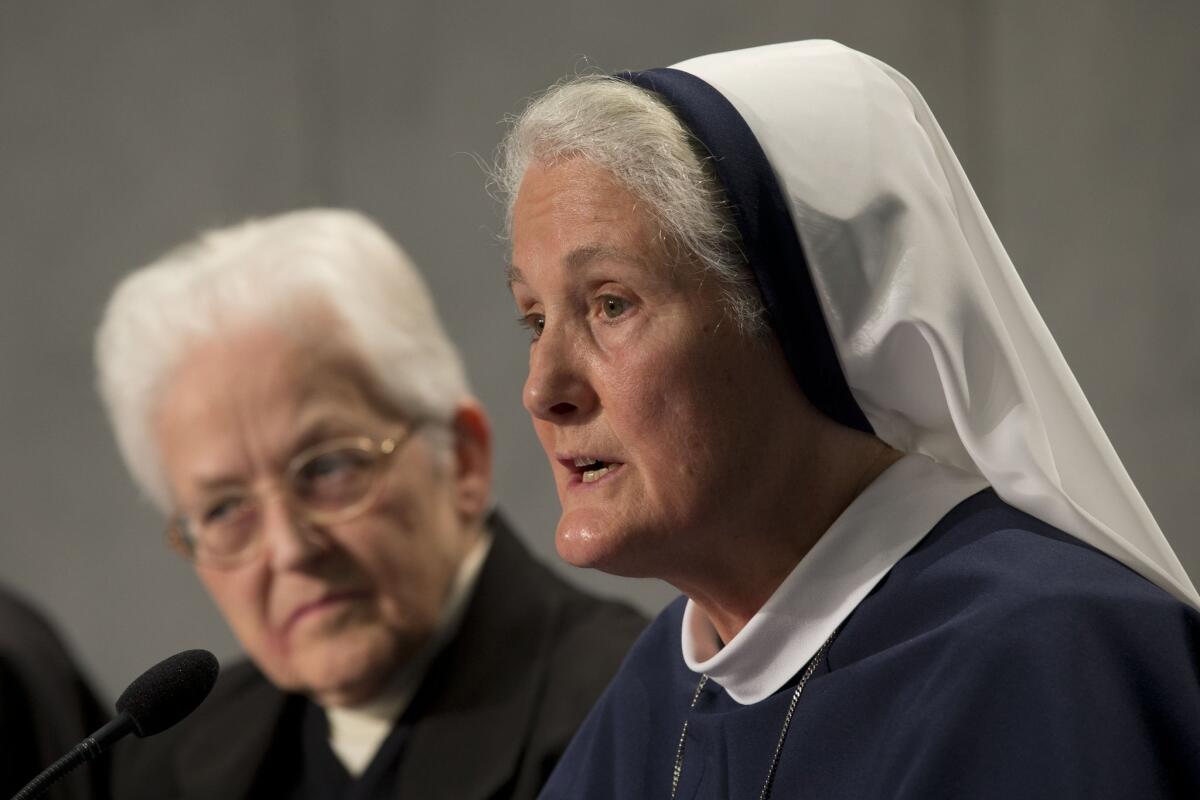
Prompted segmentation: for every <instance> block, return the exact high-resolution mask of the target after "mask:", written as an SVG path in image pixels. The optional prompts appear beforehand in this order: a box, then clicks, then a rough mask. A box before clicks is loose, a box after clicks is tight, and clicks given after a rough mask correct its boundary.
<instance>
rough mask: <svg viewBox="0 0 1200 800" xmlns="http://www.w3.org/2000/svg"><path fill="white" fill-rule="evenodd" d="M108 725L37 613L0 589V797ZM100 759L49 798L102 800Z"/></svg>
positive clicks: (103, 763) (102, 765)
mask: <svg viewBox="0 0 1200 800" xmlns="http://www.w3.org/2000/svg"><path fill="white" fill-rule="evenodd" d="M107 721H108V715H107V714H105V713H104V712H103V710H102V709H101V707H100V704H99V703H98V702H97V701H96V697H95V695H94V694H93V693H92V691H91V688H90V687H89V686H88V684H87V681H86V680H85V679H84V677H83V676H82V675H81V674H80V672H79V670H78V668H77V667H76V666H75V663H74V662H73V661H72V660H71V657H70V655H69V654H68V653H67V650H66V648H65V647H64V646H63V644H62V642H61V641H60V640H59V638H58V636H57V635H55V633H54V631H53V629H52V628H51V627H50V625H49V624H48V623H47V622H46V620H44V619H43V618H42V617H41V615H39V614H38V613H37V612H35V611H34V610H33V609H31V608H30V607H29V606H27V605H25V604H24V603H23V602H21V601H20V600H17V599H16V598H15V597H13V596H11V595H9V594H8V593H6V592H0V729H2V730H3V734H2V735H0V797H4V798H7V797H10V796H11V795H14V794H16V793H17V792H18V791H19V790H20V789H21V787H22V786H24V785H25V784H26V783H28V782H29V781H30V780H31V779H32V778H33V777H34V776H35V775H37V774H38V773H40V772H41V771H42V770H43V769H45V768H46V767H48V766H50V765H51V764H52V763H54V762H55V761H57V760H58V758H59V757H60V756H64V755H66V753H67V751H68V750H70V749H71V748H72V747H74V746H75V745H76V744H78V743H79V741H80V740H81V739H83V737H85V736H87V735H88V734H89V733H92V732H93V731H94V730H95V729H96V728H99V727H100V726H101V725H102V724H104V723H105V722H107ZM106 765H107V764H106V761H104V760H101V761H98V762H93V763H92V764H88V765H86V766H84V767H81V768H79V769H77V770H75V771H74V772H73V773H71V774H69V775H67V776H66V777H64V778H62V779H61V780H59V781H58V782H57V783H56V784H54V786H52V787H51V789H50V791H49V792H48V793H47V795H46V797H47V798H49V800H86V798H91V797H101V796H103V795H102V793H103V789H104V784H105V783H106V781H107V776H106V773H105V769H106Z"/></svg>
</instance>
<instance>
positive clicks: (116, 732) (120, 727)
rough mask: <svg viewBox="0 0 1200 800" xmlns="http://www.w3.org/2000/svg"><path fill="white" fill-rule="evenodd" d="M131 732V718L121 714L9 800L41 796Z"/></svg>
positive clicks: (123, 713)
mask: <svg viewBox="0 0 1200 800" xmlns="http://www.w3.org/2000/svg"><path fill="white" fill-rule="evenodd" d="M133 731H134V724H133V717H131V716H129V714H128V713H126V712H122V713H120V714H118V715H117V716H116V717H115V718H113V719H112V720H110V721H109V722H107V723H105V724H104V725H103V726H102V727H101V728H100V729H99V730H97V731H96V732H95V733H93V734H92V735H91V736H89V737H87V738H86V739H84V740H83V741H82V742H80V743H79V744H77V745H75V746H74V747H72V748H71V750H70V751H69V752H68V753H67V754H66V755H65V756H63V757H62V758H60V759H59V760H58V761H55V762H54V763H53V764H51V765H50V766H48V767H46V769H44V770H42V772H41V773H40V774H39V775H38V776H37V777H36V778H34V779H33V780H31V781H30V782H29V783H27V784H25V788H24V789H22V790H21V791H19V792H17V793H16V794H15V795H13V796H12V800H33V798H35V797H41V796H42V795H43V794H45V793H46V790H48V789H49V788H50V784H52V783H54V782H55V781H57V780H58V779H59V778H61V777H62V776H64V775H66V774H67V773H68V772H70V771H71V770H73V769H75V768H76V767H78V766H79V765H80V764H83V763H86V762H88V761H93V760H95V758H96V757H97V756H98V755H100V754H101V753H103V752H104V751H105V750H107V749H108V747H109V746H110V745H111V744H112V743H113V742H115V741H117V740H118V739H120V738H122V737H123V736H126V735H128V734H130V733H132V732H133Z"/></svg>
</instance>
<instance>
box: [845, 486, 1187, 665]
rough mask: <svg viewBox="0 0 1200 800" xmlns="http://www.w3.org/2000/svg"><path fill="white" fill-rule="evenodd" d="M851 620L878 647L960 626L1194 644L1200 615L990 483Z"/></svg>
mask: <svg viewBox="0 0 1200 800" xmlns="http://www.w3.org/2000/svg"><path fill="white" fill-rule="evenodd" d="M851 621H852V623H853V625H854V626H855V627H858V626H859V625H860V623H861V632H863V633H870V634H871V636H870V638H871V639H874V640H876V642H877V645H880V646H886V645H887V644H889V643H897V642H901V641H904V640H907V639H912V638H914V637H917V636H920V635H923V634H927V633H932V632H935V631H942V632H949V631H954V632H955V633H956V634H957V635H960V636H961V635H969V634H975V635H976V636H977V637H978V638H981V639H984V640H986V641H984V642H980V643H979V644H985V645H986V644H989V643H990V644H992V646H1009V645H1012V646H1016V645H1019V644H1020V643H1021V642H1026V643H1028V644H1034V645H1037V646H1043V645H1054V646H1055V647H1056V648H1058V647H1062V646H1063V645H1064V643H1065V642H1073V643H1075V644H1078V643H1080V641H1081V640H1085V639H1088V638H1095V637H1101V638H1103V639H1105V640H1107V641H1109V642H1116V641H1122V640H1128V641H1130V642H1142V641H1148V640H1155V639H1173V641H1174V644H1175V645H1177V646H1179V647H1184V646H1188V645H1189V644H1190V645H1191V646H1192V647H1194V646H1195V644H1196V642H1195V640H1194V639H1193V640H1191V641H1190V642H1189V632H1191V633H1190V635H1194V632H1195V630H1196V625H1197V623H1198V622H1200V617H1198V616H1197V613H1196V611H1195V610H1194V609H1191V608H1190V607H1188V606H1186V605H1184V604H1183V603H1180V602H1179V601H1178V600H1176V599H1175V598H1173V597H1172V596H1170V595H1169V594H1167V593H1166V592H1165V591H1163V590H1162V589H1160V588H1159V587H1157V586H1155V585H1154V584H1152V583H1150V582H1149V581H1147V580H1146V579H1144V578H1142V577H1141V576H1140V575H1138V574H1137V573H1135V572H1133V571H1132V570H1130V569H1129V568H1128V567H1126V566H1124V565H1123V564H1120V563H1119V562H1117V561H1115V560H1114V559H1112V558H1110V557H1108V556H1107V555H1104V554H1103V553H1101V552H1099V551H1098V550H1096V549H1094V548H1092V547H1090V546H1088V545H1086V544H1084V543H1083V542H1081V541H1079V540H1078V539H1075V538H1074V537H1072V536H1070V535H1068V534H1066V533H1063V532H1062V531H1060V530H1058V529H1056V528H1054V527H1052V526H1050V525H1047V524H1046V523H1044V522H1042V521H1041V520H1038V519H1036V518H1034V517H1031V516H1029V515H1028V514H1025V513H1024V512H1021V511H1019V510H1017V509H1015V508H1013V507H1012V506H1010V505H1008V504H1006V503H1004V502H1003V501H1002V500H1000V499H999V498H998V497H996V495H995V493H994V492H992V491H990V490H989V491H985V492H980V493H979V494H977V495H975V496H974V497H971V498H969V499H968V500H966V501H964V502H963V503H961V504H959V506H957V507H956V508H955V509H953V510H952V511H951V512H950V513H949V514H947V515H946V517H945V518H943V519H942V520H941V522H939V523H938V525H937V526H936V527H935V528H934V530H933V531H931V532H930V534H929V535H928V536H927V537H926V538H925V540H923V541H922V542H921V544H920V545H918V546H917V547H916V548H915V549H914V550H913V551H912V552H911V553H909V554H908V555H907V556H905V557H904V558H903V559H901V560H900V562H899V563H897V564H896V566H895V567H894V568H893V569H892V571H891V573H890V574H889V575H888V576H887V578H885V580H884V581H883V582H881V583H880V585H879V586H878V587H877V588H876V589H875V591H874V592H873V593H872V594H871V595H870V596H869V597H868V598H867V599H866V600H864V601H863V603H862V604H861V605H860V607H859V609H858V610H857V611H856V612H855V613H854V615H853V616H852V617H851ZM850 629H851V625H850V624H848V625H847V630H846V632H847V633H849V632H850ZM1101 635H1102V636H1101ZM1064 636H1066V639H1065V640H1064V638H1063V637H1064ZM970 638H976V637H970Z"/></svg>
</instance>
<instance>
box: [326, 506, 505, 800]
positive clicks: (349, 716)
mask: <svg viewBox="0 0 1200 800" xmlns="http://www.w3.org/2000/svg"><path fill="white" fill-rule="evenodd" d="M491 546H492V537H491V534H490V533H489V532H488V531H486V530H485V531H484V532H483V535H482V536H481V537H480V540H479V541H478V542H477V543H476V544H475V546H474V547H472V548H471V550H470V551H469V552H468V553H467V555H466V556H464V557H463V560H462V563H461V564H459V567H458V572H457V573H456V574H455V576H454V582H453V583H452V584H451V586H450V595H449V597H447V598H446V605H445V606H444V607H443V608H442V613H441V616H440V617H439V618H438V623H437V627H436V628H435V629H434V632H433V635H432V637H431V638H430V640H429V642H428V643H427V644H426V645H425V646H424V647H422V648H421V650H420V651H419V652H418V653H417V654H416V655H415V656H414V657H413V658H412V659H411V660H409V661H408V662H407V663H406V664H404V666H403V667H401V668H400V669H399V670H397V671H396V675H395V677H394V678H393V679H392V681H391V682H390V683H389V684H388V686H387V688H386V689H384V690H383V691H382V692H380V693H379V694H378V695H376V696H375V697H373V698H371V699H370V700H368V701H367V702H365V703H362V704H360V705H357V706H353V707H343V708H333V707H330V708H326V709H325V717H326V719H327V720H328V721H329V746H330V747H331V748H332V749H333V752H334V754H335V755H336V756H337V757H338V760H339V761H341V762H342V766H344V767H345V768H346V771H347V772H349V773H350V774H351V775H352V776H354V777H356V778H357V777H359V776H360V775H362V773H363V772H364V771H365V770H366V768H367V766H368V765H369V764H370V763H371V759H372V758H374V757H375V753H376V752H378V750H379V747H380V745H382V744H383V740H384V739H386V738H387V735H388V733H390V732H391V730H392V726H393V725H394V724H395V722H396V720H398V719H399V718H400V715H401V714H403V713H404V710H405V709H406V708H408V704H409V703H411V702H412V699H413V696H414V695H415V694H416V693H417V687H419V686H420V685H421V679H422V678H424V677H425V670H426V669H428V667H429V663H430V662H431V661H433V659H434V656H436V655H437V654H438V652H440V651H441V649H442V647H443V646H444V645H445V644H446V643H447V642H448V641H450V639H452V638H454V635H455V634H456V633H457V632H458V628H459V626H460V625H461V624H462V618H463V614H465V613H466V610H467V601H468V600H470V598H471V594H472V592H473V591H474V588H475V584H476V583H477V582H478V581H479V572H480V570H482V569H483V562H484V561H485V560H486V559H487V554H488V551H489V550H491Z"/></svg>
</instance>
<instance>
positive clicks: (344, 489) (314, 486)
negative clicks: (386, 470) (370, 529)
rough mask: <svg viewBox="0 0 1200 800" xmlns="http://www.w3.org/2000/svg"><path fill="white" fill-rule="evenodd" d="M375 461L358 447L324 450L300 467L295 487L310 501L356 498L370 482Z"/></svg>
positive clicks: (325, 501)
mask: <svg viewBox="0 0 1200 800" xmlns="http://www.w3.org/2000/svg"><path fill="white" fill-rule="evenodd" d="M373 466H374V462H373V461H372V458H371V455H370V454H369V453H367V452H365V451H363V450H359V449H356V448H345V449H341V450H333V451H330V452H328V453H321V454H320V455H317V456H315V457H313V458H312V459H310V460H308V461H306V462H305V463H304V464H303V465H302V466H301V467H300V468H299V469H298V470H296V476H295V478H294V481H293V486H292V489H293V491H294V492H295V493H296V496H297V497H298V498H300V499H301V500H303V501H304V502H306V503H316V504H318V505H319V504H323V503H338V502H342V501H343V500H345V498H347V497H356V496H357V495H358V493H360V492H361V491H362V490H363V488H364V486H366V484H368V483H369V482H370V479H371V477H372V467H373Z"/></svg>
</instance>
